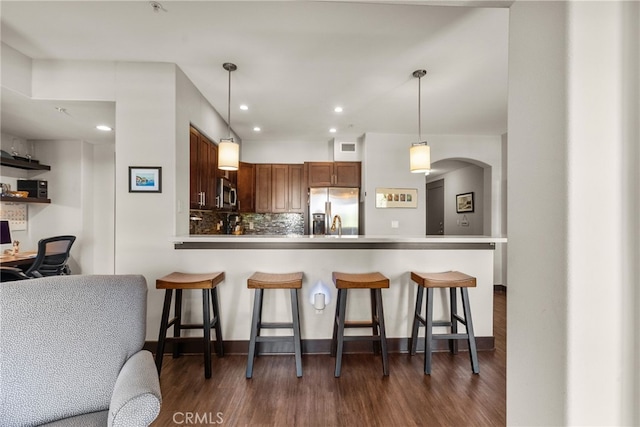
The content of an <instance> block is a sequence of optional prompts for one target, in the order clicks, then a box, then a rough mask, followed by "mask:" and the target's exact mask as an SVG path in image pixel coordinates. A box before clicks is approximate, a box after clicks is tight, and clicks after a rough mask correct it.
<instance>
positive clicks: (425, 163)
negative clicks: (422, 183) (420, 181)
mask: <svg viewBox="0 0 640 427" xmlns="http://www.w3.org/2000/svg"><path fill="white" fill-rule="evenodd" d="M409 166H410V168H411V172H412V173H429V170H430V169H431V147H429V146H428V145H427V143H426V142H416V143H413V144H411V148H410V149H409Z"/></svg>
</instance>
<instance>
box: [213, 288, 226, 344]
mask: <svg viewBox="0 0 640 427" xmlns="http://www.w3.org/2000/svg"><path fill="white" fill-rule="evenodd" d="M211 305H212V306H213V316H214V320H213V321H214V322H215V323H214V325H215V328H216V353H217V354H218V357H223V356H224V341H223V339H222V326H221V325H220V305H219V304H218V288H213V289H212V290H211Z"/></svg>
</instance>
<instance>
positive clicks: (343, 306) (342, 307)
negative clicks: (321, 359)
mask: <svg viewBox="0 0 640 427" xmlns="http://www.w3.org/2000/svg"><path fill="white" fill-rule="evenodd" d="M338 293H339V298H338V305H339V309H338V331H337V335H338V336H337V341H338V348H337V350H336V370H335V373H334V376H335V377H336V378H338V377H340V372H341V371H342V350H343V348H344V322H345V314H346V311H347V290H346V289H340V292H338Z"/></svg>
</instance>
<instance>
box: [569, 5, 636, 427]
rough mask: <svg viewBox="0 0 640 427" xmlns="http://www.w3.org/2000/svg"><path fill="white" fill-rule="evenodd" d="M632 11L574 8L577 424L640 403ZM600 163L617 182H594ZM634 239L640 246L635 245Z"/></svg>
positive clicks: (604, 420) (572, 319)
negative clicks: (630, 254) (635, 347)
mask: <svg viewBox="0 0 640 427" xmlns="http://www.w3.org/2000/svg"><path fill="white" fill-rule="evenodd" d="M631 10H632V8H629V9H627V8H625V7H623V5H622V4H621V3H608V2H586V3H577V2H576V3H573V2H572V3H571V4H570V5H569V8H568V11H569V14H568V18H569V19H568V22H567V24H568V55H567V64H568V71H569V79H568V82H569V84H568V95H569V97H568V101H569V117H568V149H569V156H570V157H569V164H568V172H569V173H568V182H569V194H568V196H569V198H568V209H569V217H570V218H571V221H569V224H568V225H569V226H568V231H569V236H568V237H569V239H568V240H569V253H568V254H569V258H568V267H569V277H568V279H569V280H568V286H569V289H568V329H569V331H570V333H569V335H568V338H569V340H568V350H567V357H568V360H567V378H568V389H567V397H568V398H567V422H568V424H571V425H585V424H587V423H590V424H597V425H623V424H625V423H626V422H629V421H631V418H629V415H630V413H629V411H631V410H635V408H636V407H637V406H638V402H639V401H640V400H639V399H638V397H640V395H638V394H637V393H635V398H636V399H635V401H634V400H630V398H631V397H632V396H634V393H633V389H632V388H631V386H632V381H630V380H627V379H626V378H632V377H633V373H634V372H635V371H634V370H633V369H632V367H631V366H625V363H624V360H625V357H626V356H627V355H628V353H627V355H625V351H627V352H628V351H629V350H630V349H631V348H632V347H631V346H632V342H633V339H634V338H635V339H637V338H636V337H637V334H638V331H637V330H634V328H633V327H632V326H631V325H630V324H629V323H627V321H628V320H629V316H628V313H629V311H630V310H633V306H631V305H629V304H628V302H627V301H626V297H627V296H629V295H631V292H632V291H633V290H634V289H633V288H634V286H635V291H636V292H637V291H638V283H637V282H636V283H628V282H625V276H626V271H625V270H626V269H628V268H629V266H628V265H625V253H626V252H627V251H628V250H629V249H630V248H629V246H628V245H629V243H630V242H628V241H627V239H626V238H625V235H626V233H627V232H628V231H629V229H628V228H627V227H628V224H627V223H626V222H625V220H624V216H625V211H626V209H627V207H628V204H627V203H628V202H627V200H633V197H635V198H636V200H637V198H638V194H637V192H636V194H630V193H629V192H628V190H629V188H628V186H627V185H626V181H627V179H628V177H627V176H625V174H624V164H625V162H626V161H627V160H626V159H625V157H624V155H625V149H626V147H627V146H628V145H629V144H633V145H634V147H636V149H637V144H638V140H637V139H636V140H635V141H632V140H630V139H629V140H626V139H625V138H624V134H625V132H626V131H627V130H628V129H630V128H633V129H635V130H636V131H637V129H638V118H637V116H636V119H635V123H629V122H627V123H625V120H624V117H625V113H626V109H627V108H628V106H627V105H625V104H624V102H623V99H624V97H625V96H627V92H628V90H629V89H630V86H631V87H633V86H635V87H637V85H638V82H639V81H640V76H638V74H636V75H635V76H632V75H628V74H627V75H626V76H625V74H624V71H625V68H627V70H628V69H629V62H628V61H629V60H631V61H634V62H635V64H634V66H633V68H634V69H635V70H636V73H637V70H638V67H637V64H638V51H637V45H638V43H640V37H639V36H640V32H638V31H637V30H636V31H635V34H626V36H630V37H633V39H632V40H631V43H634V44H635V45H636V50H635V57H634V56H631V57H626V55H627V54H631V55H633V53H634V52H629V51H627V52H625V49H624V48H625V46H626V45H625V42H626V41H625V40H624V37H625V33H624V29H625V25H624V23H625V14H626V13H629V12H630V11H631ZM635 12H636V13H635V16H636V18H637V17H638V16H640V15H638V13H637V12H638V8H637V6H636V7H635ZM636 25H637V24H636ZM636 28H637V27H636ZM636 94H637V90H636ZM635 111H636V114H637V112H638V110H637V109H636V110H635ZM636 135H637V134H636ZM596 164H597V165H598V167H599V168H602V170H605V171H611V172H612V173H607V174H605V176H604V177H602V176H599V175H598V174H594V173H593V171H594V165H596ZM635 167H636V168H637V164H636V165H635ZM594 195H595V196H596V198H595V200H597V203H593V201H594ZM636 221H637V211H636ZM635 237H636V241H637V239H638V238H639V236H638V235H636V236H635ZM636 265H637V264H636ZM636 268H637V267H636ZM594 337H597V345H594ZM603 367H606V372H607V373H606V375H602V376H598V377H597V380H596V382H595V385H596V386H595V387H594V381H593V380H594V378H590V376H589V375H585V373H588V372H594V373H595V372H597V371H598V370H601V369H602V368H603ZM636 367H637V358H636Z"/></svg>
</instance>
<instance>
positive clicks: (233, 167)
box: [218, 62, 240, 171]
mask: <svg viewBox="0 0 640 427" xmlns="http://www.w3.org/2000/svg"><path fill="white" fill-rule="evenodd" d="M222 68H224V69H225V70H227V71H228V72H229V96H228V99H227V130H228V131H229V137H228V138H224V139H221V140H220V143H219V144H218V169H221V170H226V171H237V170H238V164H239V162H240V146H239V145H238V144H237V143H236V142H235V141H234V140H233V137H232V135H231V72H232V71H235V70H237V69H238V67H236V65H235V64H232V63H230V62H225V63H224V64H222Z"/></svg>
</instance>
